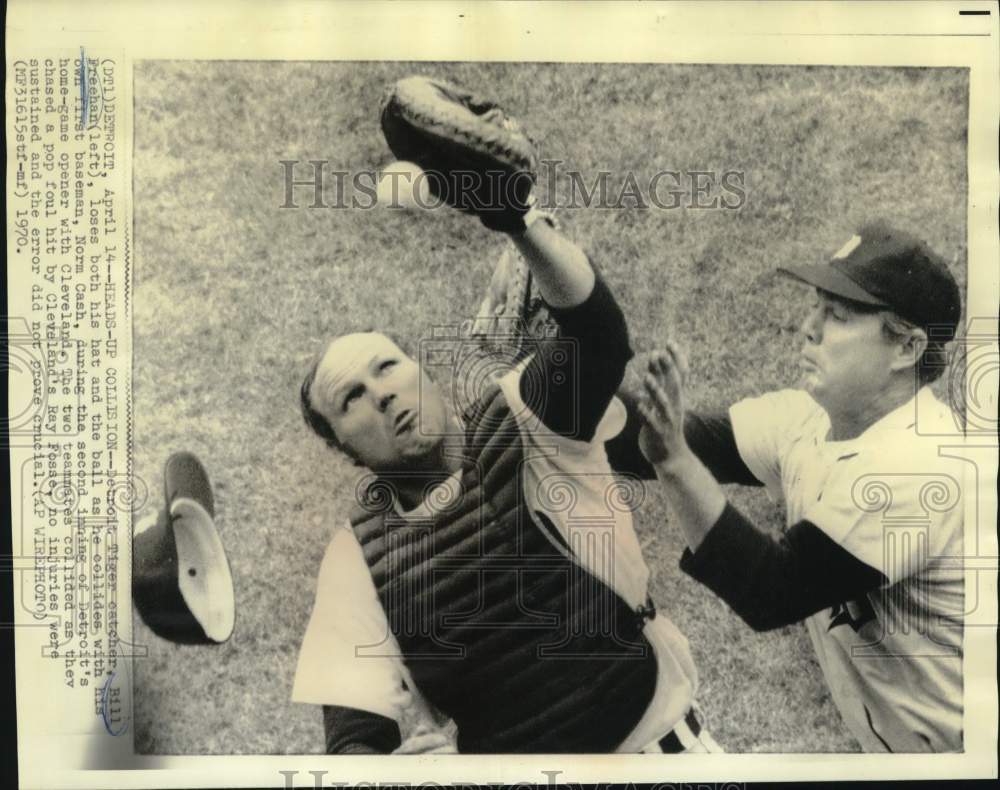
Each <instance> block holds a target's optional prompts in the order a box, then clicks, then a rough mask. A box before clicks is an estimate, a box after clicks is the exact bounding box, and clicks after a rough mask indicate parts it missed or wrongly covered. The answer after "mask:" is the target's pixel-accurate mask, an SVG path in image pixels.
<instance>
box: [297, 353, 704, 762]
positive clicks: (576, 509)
mask: <svg viewBox="0 0 1000 790" xmlns="http://www.w3.org/2000/svg"><path fill="white" fill-rule="evenodd" d="M522 367H523V366H522ZM520 372H521V369H520V368H519V369H516V370H515V371H513V372H512V373H510V374H508V375H507V376H505V377H504V379H502V380H501V388H502V391H503V394H504V397H506V398H507V400H508V402H509V403H510V405H511V408H512V411H513V412H514V413H515V414H517V415H518V419H519V422H520V423H521V424H522V426H526V425H527V424H528V423H537V420H533V419H532V418H531V416H530V413H528V412H527V410H525V409H524V408H523V404H521V402H520V394H519V392H518V386H517V376H518V375H519V374H520ZM624 421H625V413H624V408H623V407H622V404H621V403H620V402H619V401H618V400H614V401H612V403H611V406H610V407H609V408H608V411H607V413H606V414H605V415H604V418H603V419H602V420H601V422H600V424H599V425H598V428H597V431H596V433H595V436H594V438H593V440H592V441H590V442H580V441H575V440H572V439H567V438H565V437H562V436H558V435H556V434H554V433H552V432H551V431H548V430H547V429H545V427H544V426H541V425H537V424H532V425H531V426H530V427H531V430H530V431H529V430H525V431H524V432H523V434H522V435H523V437H524V438H525V439H526V440H527V442H528V448H534V449H539V448H540V449H541V451H540V452H526V455H527V456H528V457H529V460H528V461H527V463H526V464H525V466H524V469H523V485H524V488H525V492H526V496H528V498H529V502H530V504H531V507H532V510H545V511H546V512H547V513H548V515H549V519H550V522H551V523H552V524H553V525H555V527H556V528H557V529H558V530H559V532H560V534H561V535H562V537H563V539H564V540H565V542H566V544H567V545H570V546H573V547H575V548H576V556H577V557H578V558H580V560H581V561H582V562H583V563H584V564H586V566H587V568H588V569H589V570H590V571H591V572H592V573H593V574H595V575H596V576H598V577H600V578H602V579H603V580H604V581H605V582H606V583H608V584H609V585H610V586H611V587H613V589H614V590H615V591H616V592H617V593H618V594H619V595H620V596H621V597H622V598H623V599H624V600H625V601H627V602H628V603H629V604H630V605H632V606H633V607H639V606H641V605H642V604H644V603H645V602H646V596H647V594H646V587H647V583H648V579H649V570H648V568H647V566H646V563H645V561H644V560H643V557H642V553H641V550H640V547H639V543H638V540H637V538H636V535H635V531H634V529H633V525H632V517H631V513H630V512H629V511H628V509H625V508H618V509H616V508H613V507H609V505H608V503H607V498H606V495H607V492H608V487H609V484H610V483H611V482H612V481H613V479H614V478H613V475H612V471H611V468H610V467H609V465H608V460H607V455H606V453H605V451H604V442H605V441H606V440H607V439H610V438H612V437H613V436H615V435H616V434H617V433H618V432H619V431H620V430H621V428H622V426H623V424H624ZM526 449H527V448H526ZM546 480H548V481H551V482H550V485H548V487H547V485H546V482H545V481H546ZM567 482H568V483H570V484H571V485H572V486H573V489H574V496H575V497H576V499H575V505H574V506H573V508H572V509H571V510H570V509H566V508H553V507H552V505H551V503H550V502H548V501H547V500H550V499H552V498H553V497H555V496H558V495H559V486H560V485H565V484H566V483H567ZM456 484H457V477H452V478H450V479H449V480H448V481H446V483H445V484H444V492H445V493H443V494H442V497H444V498H442V499H436V505H437V506H440V507H447V499H446V498H447V497H454V496H455V490H454V489H455V487H456ZM539 499H545V500H546V501H545V502H540V501H538V500H539ZM532 500H534V501H532ZM406 515H410V516H411V517H412V518H414V519H419V518H420V516H421V513H420V512H419V509H418V510H417V511H414V512H412V513H411V514H406ZM588 517H589V518H588ZM645 635H646V637H647V638H648V639H649V641H650V643H651V644H652V646H653V649H654V651H655V653H656V660H657V665H658V668H659V669H658V677H657V682H656V690H655V692H654V695H653V697H652V699H650V701H649V704H648V706H647V709H646V712H645V714H644V715H643V716H642V718H641V719H640V721H639V723H638V724H637V725H636V727H635V729H634V730H633V731H632V733H631V734H630V735H629V736H628V737H627V738H626V740H625V741H624V742H623V743H622V744H621V745H620V746H619V748H618V751H622V752H638V751H644V750H651V751H659V749H658V748H657V746H656V745H657V743H658V741H659V740H660V739H661V738H663V736H665V735H666V734H668V733H670V732H671V730H673V729H674V728H675V726H677V725H678V724H680V725H681V727H680V732H678V734H677V737H678V738H679V739H680V740H681V744H682V746H683V747H685V750H691V751H707V750H709V749H710V748H713V746H714V744H713V743H712V742H711V740H710V738H709V737H708V735H707V733H705V732H704V731H701V733H699V734H698V735H694V734H692V733H691V728H690V727H689V726H688V725H685V724H683V721H684V718H685V714H687V713H688V711H689V710H690V708H691V704H692V700H693V697H694V692H695V688H696V684H697V674H696V671H695V667H694V663H693V661H692V659H691V655H690V652H689V649H688V643H687V640H686V639H685V637H684V636H683V635H682V634H681V633H680V631H678V630H677V628H676V626H674V624H673V623H672V622H670V620H669V619H668V618H667V617H666V615H665V614H663V613H662V612H660V613H658V614H657V615H656V616H655V617H654V618H653V619H652V620H650V621H649V622H648V623H647V624H646V627H645ZM401 656H402V653H401V651H400V649H399V647H398V646H397V644H396V642H395V638H394V636H393V634H392V631H391V630H390V628H389V625H388V622H387V620H386V617H385V614H384V612H383V609H382V606H381V604H380V602H379V599H378V597H377V595H376V591H375V587H374V585H373V583H372V579H371V576H370V574H369V569H368V567H367V565H366V563H365V560H364V558H363V556H362V552H361V546H360V545H359V543H358V540H357V539H356V537H355V535H354V533H353V532H352V530H351V528H350V525H348V524H346V523H345V524H344V525H343V526H341V527H338V528H336V529H335V531H334V536H333V539H332V540H331V542H330V545H329V547H328V549H327V551H326V554H325V556H324V558H323V563H322V566H321V569H320V574H319V581H318V583H317V590H316V604H315V607H314V609H313V613H312V617H311V618H310V621H309V626H308V629H307V631H306V634H305V638H304V639H303V643H302V649H301V651H300V654H299V664H298V669H297V672H296V676H295V685H294V689H293V692H292V699H293V701H296V702H308V703H316V704H323V705H339V706H345V707H351V708H357V709H360V710H366V711H371V712H373V713H377V714H380V715H382V716H385V717H387V718H391V719H395V720H397V721H399V720H401V719H402V717H403V713H404V710H405V709H406V707H407V706H408V705H409V704H411V702H412V703H415V704H416V705H417V706H418V708H422V709H423V710H424V711H425V712H426V713H428V714H429V715H430V716H431V717H432V718H435V719H438V720H440V716H439V715H438V714H437V712H436V711H433V710H431V709H430V706H429V705H428V704H427V703H426V701H424V700H423V699H422V696H421V694H420V691H419V688H418V687H417V686H416V684H414V683H413V682H412V680H410V678H409V672H408V670H407V668H406V665H405V664H404V662H403V660H402V657H401ZM456 669H458V668H457V667H456ZM593 719H594V727H599V726H601V711H594V712H593ZM695 727H696V728H697V725H695ZM681 733H683V735H682V734H681Z"/></svg>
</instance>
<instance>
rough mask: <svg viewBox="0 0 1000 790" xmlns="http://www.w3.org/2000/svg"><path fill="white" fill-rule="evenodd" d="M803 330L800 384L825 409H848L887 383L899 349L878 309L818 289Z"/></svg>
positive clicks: (848, 410)
mask: <svg viewBox="0 0 1000 790" xmlns="http://www.w3.org/2000/svg"><path fill="white" fill-rule="evenodd" d="M802 333H803V335H805V343H804V345H803V347H802V359H801V361H802V369H803V379H802V385H803V387H804V388H805V389H806V390H807V391H808V392H809V393H810V394H811V395H812V396H813V398H815V399H816V402H817V403H819V404H820V405H821V406H823V407H824V408H825V409H826V410H827V411H828V412H836V413H851V412H852V411H854V410H855V409H857V408H858V406H859V405H861V404H868V403H870V402H871V400H872V399H873V398H877V397H878V395H879V393H882V392H884V391H885V390H886V388H887V387H888V384H889V381H890V378H891V375H892V371H893V368H892V365H893V361H894V360H895V359H896V358H897V356H898V351H897V348H896V346H895V344H893V343H892V342H890V341H889V340H887V339H886V337H885V336H884V334H883V333H882V319H881V317H880V316H879V314H878V312H874V311H866V310H861V309H858V308H857V307H855V306H853V305H852V303H850V302H845V301H843V300H841V299H838V298H837V297H835V296H833V295H831V294H828V293H826V292H825V291H821V290H819V289H817V290H816V291H815V292H814V293H813V294H812V298H811V299H810V301H809V308H808V312H807V314H806V317H805V320H804V321H803V322H802Z"/></svg>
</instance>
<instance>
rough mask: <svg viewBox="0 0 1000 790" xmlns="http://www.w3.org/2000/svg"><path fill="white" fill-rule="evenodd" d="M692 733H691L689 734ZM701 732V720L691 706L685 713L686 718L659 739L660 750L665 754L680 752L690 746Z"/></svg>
mask: <svg viewBox="0 0 1000 790" xmlns="http://www.w3.org/2000/svg"><path fill="white" fill-rule="evenodd" d="M689 733H690V734H689ZM700 733H701V722H700V721H698V717H697V716H696V715H695V713H694V708H691V709H690V710H689V711H688V712H687V713H685V714H684V719H683V720H682V721H680V722H678V723H677V726H675V727H674V728H673V729H672V730H671V731H670V732H668V733H667V734H666V735H664V736H663V737H662V738H660V740H659V741H658V745H659V747H660V751H661V752H663V753H664V754H680V753H681V752H683V751H684V750H685V749H688V748H690V746H691V743H690V741H691V740H692V739H693V738H697V737H698V735H699V734H700ZM685 741H687V743H685Z"/></svg>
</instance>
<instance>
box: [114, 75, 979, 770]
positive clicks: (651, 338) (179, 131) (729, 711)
mask: <svg viewBox="0 0 1000 790" xmlns="http://www.w3.org/2000/svg"><path fill="white" fill-rule="evenodd" d="M414 72H416V73H423V74H433V75H441V76H444V77H446V78H449V79H453V80H456V81H458V82H460V83H463V84H465V85H468V86H470V87H473V88H474V89H476V90H478V91H481V92H483V93H485V94H488V95H491V96H494V97H496V98H497V99H498V100H499V101H500V103H501V104H502V105H503V106H504V107H506V108H508V109H509V111H510V112H511V113H512V114H514V115H516V116H518V117H519V118H521V119H522V121H523V122H524V124H525V126H526V127H527V128H528V129H529V131H530V132H531V134H532V136H533V137H534V138H535V139H536V140H537V141H538V144H539V147H540V150H541V152H542V155H543V156H545V157H548V158H555V159H562V160H564V161H565V162H566V165H565V166H564V167H566V168H572V169H575V170H579V171H580V172H581V174H582V176H583V179H584V181H585V182H586V183H587V184H590V183H591V182H592V180H593V178H594V177H595V176H596V174H597V172H598V171H601V170H605V171H610V173H612V174H613V177H612V178H610V179H609V184H610V185H612V192H613V194H616V193H617V190H618V189H620V188H621V185H622V183H623V181H622V179H624V177H625V173H627V172H629V171H632V172H634V173H635V174H636V177H637V182H638V183H639V184H647V183H648V181H649V179H650V177H651V176H652V175H653V174H654V173H655V172H657V171H659V170H673V171H690V170H701V171H716V172H717V173H721V172H723V171H726V170H738V171H742V172H744V173H745V174H746V175H745V179H746V180H745V188H746V202H745V204H744V205H743V207H742V209H741V210H739V211H725V210H698V209H689V208H677V209H673V210H660V209H657V208H649V209H645V210H644V209H639V208H623V209H617V210H599V209H581V210H576V211H563V212H562V213H561V215H560V218H561V220H562V222H563V224H564V226H565V228H566V230H567V232H568V234H569V235H571V236H572V237H573V238H574V239H576V240H577V241H578V242H580V243H581V244H582V245H583V246H585V248H586V249H587V250H588V251H589V252H590V253H591V256H592V257H593V259H594V260H595V261H596V262H597V263H598V265H599V266H600V268H601V269H602V270H603V272H604V273H605V275H606V277H607V279H608V281H609V282H610V284H611V286H612V287H613V289H614V290H615V292H616V294H618V296H619V298H620V301H621V303H622V305H623V307H624V308H625V311H626V314H627V316H628V317H629V322H630V328H631V332H632V337H633V346H634V347H635V348H636V349H637V350H639V351H644V350H650V349H652V348H655V347H657V346H658V345H660V344H661V343H662V341H663V339H665V338H667V337H673V338H676V339H677V340H678V341H680V342H681V343H682V345H684V346H685V347H686V348H687V349H688V352H689V356H690V359H691V381H692V392H691V397H690V403H691V404H693V405H695V406H697V407H706V408H707V407H715V406H725V405H727V404H729V403H731V402H732V401H734V400H736V399H738V398H740V397H742V396H745V395H750V394H755V393H759V392H763V391H766V390H769V389H773V388H776V387H780V386H787V385H789V384H792V383H794V380H795V375H796V362H795V353H794V352H795V350H796V349H797V347H798V344H799V340H798V339H797V337H796V334H795V330H796V327H797V325H798V320H799V315H800V309H801V304H802V299H801V294H800V292H799V290H798V289H797V288H796V287H795V286H793V285H791V284H790V283H787V282H785V281H783V280H781V279H778V278H776V277H775V276H774V273H773V272H774V268H775V266H777V265H779V264H782V263H789V262H796V261H821V260H823V259H825V258H826V257H827V256H829V255H830V254H832V253H833V252H834V251H835V250H836V249H838V248H839V247H840V246H841V245H842V244H843V242H844V241H846V239H847V238H848V237H849V236H850V235H851V232H852V230H853V229H854V227H855V226H856V225H858V224H859V223H860V222H862V221H864V220H867V219H871V218H873V217H875V216H884V217H887V218H889V219H891V220H892V221H894V222H896V223H897V224H899V225H901V226H903V227H906V228H909V229H911V230H915V231H917V232H919V233H920V234H921V235H923V236H924V237H925V238H926V239H927V241H928V242H930V243H931V244H932V245H933V246H934V247H935V248H937V249H938V250H939V251H940V252H942V253H943V254H944V255H945V256H946V257H947V258H948V259H949V260H950V261H951V262H952V264H953V269H954V270H955V272H956V275H957V276H958V277H959V280H960V282H961V283H962V285H963V288H964V283H965V250H966V247H965V245H966V224H965V209H966V184H967V174H966V164H965V161H966V160H965V140H966V131H967V115H968V111H967V89H968V77H967V72H966V71H965V70H961V69H909V68H906V69H904V68H896V69H884V68H878V69H876V68H844V67H837V68H833V67H774V66H739V65H733V66H688V65H590V64H569V65H564V64H514V63H495V64H469V63H442V64H431V63H419V64H407V63H288V62H284V63H277V62H276V63H263V62H183V63H181V62H154V61H146V62H141V63H139V64H137V66H136V69H135V176H134V198H135V207H134V213H135V292H134V298H135V317H134V324H133V332H134V346H135V360H134V395H135V414H136V418H135V435H134V445H135V470H136V474H137V475H139V476H141V477H142V478H144V479H145V480H146V481H148V482H150V487H151V489H152V490H153V491H154V492H158V490H159V488H160V485H161V484H160V482H159V480H160V474H161V472H160V470H161V467H162V464H163V462H164V461H165V460H166V458H167V456H168V455H169V453H170V452H172V451H174V450H178V449H182V448H183V449H188V450H191V451H193V452H195V453H197V454H198V455H199V456H200V457H201V458H202V459H203V460H204V461H205V463H206V465H207V466H208V469H209V471H210V473H211V475H212V478H213V482H214V484H215V486H216V496H217V510H218V512H219V517H218V528H219V531H220V534H221V536H222V539H223V541H224V543H225V545H226V547H227V551H228V553H229V558H230V562H231V565H232V570H233V576H234V582H235V587H236V603H237V624H236V631H235V633H234V635H233V637H232V639H231V640H230V641H229V642H228V643H226V644H225V645H222V646H219V647H211V648H201V647H178V646H174V645H172V644H169V643H166V642H164V641H162V640H160V639H158V638H157V637H156V636H155V635H153V634H152V633H151V632H150V631H149V630H148V629H146V628H145V626H144V625H143V624H142V623H141V621H139V620H138V618H136V633H135V639H136V641H137V642H138V643H140V644H146V645H148V646H149V657H148V658H145V659H137V660H136V662H135V702H134V707H135V709H134V716H135V720H134V721H135V745H136V749H137V751H139V752H141V753H154V754H237V753H270V754H275V753H308V752H321V751H322V749H323V738H322V726H321V716H320V712H319V709H318V708H317V707H314V706H309V705H299V704H292V703H291V702H290V701H289V698H290V694H291V687H292V678H293V675H294V671H295V662H296V656H297V651H298V647H299V642H300V639H301V637H302V634H303V632H304V629H305V626H306V622H307V620H308V616H309V612H310V608H311V605H312V601H313V595H314V590H315V579H316V573H317V570H318V568H319V562H320V558H321V556H322V554H323V551H324V548H325V546H326V544H327V541H328V539H329V535H330V530H331V528H332V527H333V526H334V524H335V523H336V522H337V520H338V519H341V518H343V516H344V513H345V508H346V506H347V505H348V504H349V503H350V501H351V498H352V496H353V487H354V481H355V480H356V477H357V470H355V469H354V468H353V467H350V466H348V465H346V464H344V463H343V462H342V461H341V460H340V459H339V458H338V457H337V456H335V455H334V454H332V453H331V452H329V451H328V450H326V449H325V448H324V446H323V445H322V443H321V442H320V441H319V440H317V439H315V438H314V437H312V436H311V435H309V434H308V432H307V430H306V428H305V426H304V425H303V423H302V420H301V417H300V415H299V408H298V387H299V383H300V381H301V378H302V375H303V373H304V370H305V368H306V366H307V365H308V363H309V361H310V359H311V357H312V355H313V354H315V353H316V352H317V351H319V350H320V349H321V348H322V346H323V345H324V343H325V341H326V340H327V339H329V338H330V337H331V336H333V335H336V334H339V333H341V332H344V331H349V330H351V329H356V328H360V327H369V326H374V327H378V328H381V329H383V330H385V331H387V332H389V333H390V334H392V335H394V336H396V337H399V338H404V339H409V340H411V341H412V342H411V347H415V342H416V341H417V339H419V338H421V337H426V336H427V334H428V331H429V329H430V327H432V326H434V325H440V324H455V323H457V322H458V321H460V320H461V319H462V318H465V317H468V316H469V315H470V313H471V311H472V310H473V309H474V307H475V305H477V304H478V301H479V299H480V298H481V296H482V292H483V289H484V288H485V285H486V283H487V281H488V278H489V276H490V273H491V271H492V267H493V264H494V263H495V261H496V259H497V257H498V256H499V254H500V253H501V251H502V249H503V244H504V241H503V240H502V239H501V238H499V237H497V236H494V235H492V234H490V233H489V232H487V231H485V230H484V229H483V228H482V227H481V226H480V225H479V223H478V222H475V221H474V220H470V219H469V218H467V217H464V216H462V215H459V214H457V213H456V212H437V213H436V214H434V215H432V216H424V217H418V216H416V215H413V214H409V213H402V212H392V211H389V212H387V211H358V210H336V209H327V210H322V209H315V210H310V209H307V208H306V206H308V205H309V203H310V202H311V201H310V194H309V190H307V189H306V190H299V192H298V193H297V195H298V196H297V202H298V203H299V206H300V208H299V209H298V210H287V209H281V208H279V207H280V206H281V205H282V203H283V202H284V199H285V197H284V176H283V171H282V168H281V166H280V164H279V161H280V160H289V159H291V160H301V161H303V162H305V161H306V160H311V159H320V160H327V161H328V163H329V164H328V168H329V170H346V171H351V172H354V171H358V170H367V169H372V168H376V167H379V166H381V165H384V164H386V163H388V162H389V161H390V160H391V155H390V153H389V151H388V149H387V147H386V145H385V143H384V141H383V139H382V137H381V134H380V131H379V128H378V113H377V103H378V99H379V97H380V96H381V95H382V91H383V89H384V87H385V86H386V85H388V84H389V83H390V82H392V81H393V80H395V79H397V78H399V77H401V76H404V75H406V74H409V73H414ZM296 174H297V176H298V177H305V176H306V175H308V170H307V168H305V167H303V166H300V167H299V168H298V170H297V171H296ZM669 183H670V182H669V181H665V182H663V185H662V187H661V188H665V187H667V185H668V184H669ZM567 188H568V183H567V181H566V180H565V179H559V180H557V190H559V193H560V195H561V196H562V197H563V198H564V199H566V198H568V195H567V194H566V192H565V190H566V189H567ZM329 200H330V202H332V196H331V197H330V198H329ZM157 495H158V494H157ZM732 497H733V501H734V502H735V503H736V504H737V505H738V506H739V507H741V508H743V509H744V511H745V512H746V513H748V514H749V515H750V517H751V518H753V519H755V520H757V521H758V522H760V523H764V524H768V525H771V526H773V527H774V528H779V527H780V525H781V523H782V511H781V509H780V507H778V506H776V505H775V504H773V503H771V502H769V501H768V500H767V499H766V497H765V496H764V495H763V494H761V493H759V492H743V491H733V493H732ZM637 529H638V531H639V536H640V540H641V542H642V545H643V549H644V551H645V555H646V558H647V561H648V563H649V565H650V568H651V570H652V594H653V597H654V599H655V600H656V601H657V603H658V604H659V606H660V608H661V610H662V611H663V612H664V613H665V614H667V615H668V616H669V617H671V618H672V619H673V620H674V621H675V622H676V623H677V624H678V625H679V626H680V628H681V629H682V630H683V631H684V633H685V634H686V635H687V636H688V638H689V639H690V642H691V647H692V650H693V653H694V656H695V660H696V661H697V664H698V667H699V671H700V678H701V686H700V693H699V701H700V704H701V707H702V708H703V710H704V712H705V714H706V716H707V719H708V723H709V726H710V728H711V730H712V732H713V734H714V735H715V737H716V739H717V740H718V741H719V742H720V743H722V744H723V745H724V746H725V747H726V748H727V749H728V750H730V751H764V752H771V751H786V752H825V751H852V750H855V749H856V746H855V744H854V742H853V740H852V739H851V738H850V736H849V735H848V734H847V732H846V730H845V728H844V726H843V723H842V722H841V720H840V717H839V714H838V713H837V711H836V710H835V708H834V707H833V705H832V704H831V702H830V699H829V696H828V694H827V691H826V688H825V684H824V682H823V679H822V677H821V675H820V673H819V669H818V666H817V664H816V662H815V660H814V658H813V653H812V648H811V646H810V644H809V642H808V639H807V637H806V634H805V632H804V630H803V628H802V627H801V626H795V627H791V628H786V629H783V630H780V631H776V632H772V633H768V634H754V633H753V632H751V631H750V630H749V628H747V627H746V626H745V625H743V623H742V622H741V621H739V620H738V619H737V618H736V617H734V616H733V615H732V614H731V613H730V612H729V610H728V609H727V607H726V606H725V605H724V604H722V603H721V602H720V601H718V600H716V599H715V598H713V597H712V596H711V595H710V594H708V593H707V592H706V591H705V590H703V589H702V588H700V587H698V586H697V585H696V584H695V583H694V582H692V581H691V580H690V579H688V578H687V577H685V576H683V575H682V574H681V573H680V571H679V570H678V569H677V560H678V558H679V556H680V552H681V549H682V546H683V542H682V538H681V534H680V531H679V528H678V527H677V526H676V525H675V524H671V523H670V519H669V517H668V514H667V511H666V508H665V502H664V498H663V497H662V496H661V495H660V493H659V491H657V490H655V488H653V489H651V490H650V492H649V496H648V497H647V500H646V504H645V505H644V508H643V510H642V511H641V512H640V513H639V514H638V517H637Z"/></svg>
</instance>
